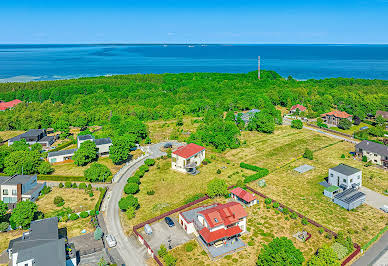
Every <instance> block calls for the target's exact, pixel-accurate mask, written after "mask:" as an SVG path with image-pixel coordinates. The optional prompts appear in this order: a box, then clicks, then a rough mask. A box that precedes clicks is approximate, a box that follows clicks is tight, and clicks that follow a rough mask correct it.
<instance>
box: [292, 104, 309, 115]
mask: <svg viewBox="0 0 388 266" xmlns="http://www.w3.org/2000/svg"><path fill="white" fill-rule="evenodd" d="M297 110H299V112H306V110H307V108H306V107H304V106H303V105H301V104H296V105H294V106H292V107H291V109H290V113H291V114H293V113H295V112H297Z"/></svg>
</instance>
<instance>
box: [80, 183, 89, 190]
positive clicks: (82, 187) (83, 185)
mask: <svg viewBox="0 0 388 266" xmlns="http://www.w3.org/2000/svg"><path fill="white" fill-rule="evenodd" d="M86 187H87V186H86V184H85V183H80V184H79V186H78V188H79V189H86Z"/></svg>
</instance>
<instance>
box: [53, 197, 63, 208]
mask: <svg viewBox="0 0 388 266" xmlns="http://www.w3.org/2000/svg"><path fill="white" fill-rule="evenodd" d="M64 201H65V200H64V199H63V198H62V197H61V196H56V197H55V198H54V204H55V205H57V206H58V205H59V204H61V203H62V202H64Z"/></svg>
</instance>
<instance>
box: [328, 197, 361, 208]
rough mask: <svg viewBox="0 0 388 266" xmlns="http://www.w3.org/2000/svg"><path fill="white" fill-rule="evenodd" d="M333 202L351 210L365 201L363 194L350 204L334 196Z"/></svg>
mask: <svg viewBox="0 0 388 266" xmlns="http://www.w3.org/2000/svg"><path fill="white" fill-rule="evenodd" d="M333 202H334V203H335V204H338V205H339V206H341V207H343V208H345V209H347V210H348V211H350V210H352V209H354V208H357V207H358V206H360V205H361V204H363V203H364V202H365V196H364V197H361V198H360V199H358V200H356V201H353V202H351V203H350V204H347V203H345V202H343V201H342V200H339V199H336V198H334V200H333Z"/></svg>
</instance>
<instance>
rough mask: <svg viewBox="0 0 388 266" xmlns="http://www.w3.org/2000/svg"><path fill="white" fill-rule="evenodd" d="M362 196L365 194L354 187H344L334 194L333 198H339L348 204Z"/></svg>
mask: <svg viewBox="0 0 388 266" xmlns="http://www.w3.org/2000/svg"><path fill="white" fill-rule="evenodd" d="M362 197H365V194H364V193H362V192H360V191H358V190H356V189H354V188H349V189H346V190H344V191H342V192H341V193H338V194H337V195H335V196H334V198H336V199H338V200H341V201H343V202H345V203H347V204H350V203H352V202H354V201H356V200H358V199H360V198H362Z"/></svg>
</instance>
